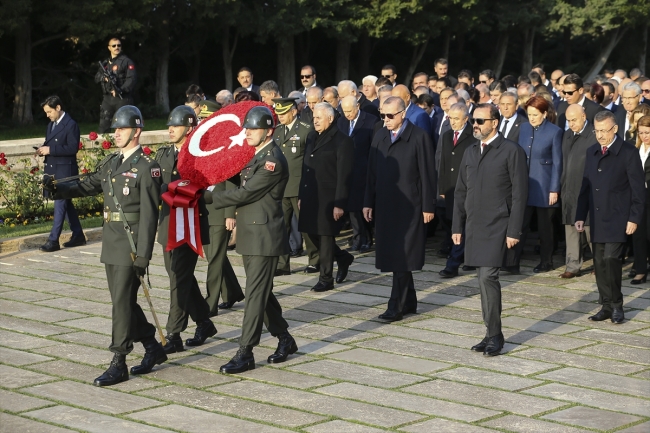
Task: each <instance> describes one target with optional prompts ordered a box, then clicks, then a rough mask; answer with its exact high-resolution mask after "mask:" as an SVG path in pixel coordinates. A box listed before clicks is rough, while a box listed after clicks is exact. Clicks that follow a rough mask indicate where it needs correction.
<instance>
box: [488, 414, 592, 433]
mask: <svg viewBox="0 0 650 433" xmlns="http://www.w3.org/2000/svg"><path fill="white" fill-rule="evenodd" d="M482 425H484V426H488V427H495V428H499V429H504V430H508V431H513V432H517V433H538V432H544V433H588V430H583V429H578V428H574V427H568V426H565V425H561V424H555V423H551V422H546V421H541V420H538V419H531V418H526V417H523V416H516V415H507V416H504V417H501V418H497V419H493V420H490V421H487V422H484V423H483V424H482Z"/></svg>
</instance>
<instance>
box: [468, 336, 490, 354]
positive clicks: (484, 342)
mask: <svg viewBox="0 0 650 433" xmlns="http://www.w3.org/2000/svg"><path fill="white" fill-rule="evenodd" d="M488 340H490V339H489V338H488V337H485V338H484V339H482V340H481V342H480V343H479V344H475V345H473V346H472V350H473V351H474V352H485V348H486V347H487V344H488Z"/></svg>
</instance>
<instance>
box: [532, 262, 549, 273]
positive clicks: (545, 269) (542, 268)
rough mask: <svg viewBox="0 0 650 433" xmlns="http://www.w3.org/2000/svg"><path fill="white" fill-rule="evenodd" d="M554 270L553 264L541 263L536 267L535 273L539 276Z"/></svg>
mask: <svg viewBox="0 0 650 433" xmlns="http://www.w3.org/2000/svg"><path fill="white" fill-rule="evenodd" d="M552 270H553V264H552V263H540V264H539V265H537V266H535V268H534V269H533V272H534V273H536V274H539V273H540V272H548V271H552Z"/></svg>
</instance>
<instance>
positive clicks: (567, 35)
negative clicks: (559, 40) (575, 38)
mask: <svg viewBox="0 0 650 433" xmlns="http://www.w3.org/2000/svg"><path fill="white" fill-rule="evenodd" d="M563 39H564V66H563V67H564V68H568V67H569V65H570V64H571V27H565V28H564V34H563Z"/></svg>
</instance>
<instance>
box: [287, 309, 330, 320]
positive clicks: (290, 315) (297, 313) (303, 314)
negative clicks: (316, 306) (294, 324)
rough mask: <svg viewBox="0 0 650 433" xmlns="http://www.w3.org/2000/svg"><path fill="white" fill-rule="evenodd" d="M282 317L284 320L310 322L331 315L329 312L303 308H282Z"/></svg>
mask: <svg viewBox="0 0 650 433" xmlns="http://www.w3.org/2000/svg"><path fill="white" fill-rule="evenodd" d="M282 317H284V318H285V319H286V320H295V321H298V322H306V323H311V322H316V321H318V320H323V319H327V318H329V317H333V316H332V315H331V314H321V313H315V312H313V311H305V310H284V311H282Z"/></svg>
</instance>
